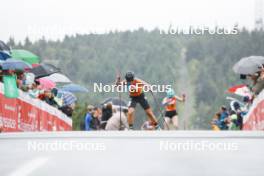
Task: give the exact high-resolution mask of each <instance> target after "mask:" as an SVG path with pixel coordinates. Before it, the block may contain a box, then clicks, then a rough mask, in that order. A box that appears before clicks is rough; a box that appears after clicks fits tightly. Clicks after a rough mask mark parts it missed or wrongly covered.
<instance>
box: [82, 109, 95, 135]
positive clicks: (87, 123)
mask: <svg viewBox="0 0 264 176" xmlns="http://www.w3.org/2000/svg"><path fill="white" fill-rule="evenodd" d="M93 112H94V107H93V106H92V105H88V106H87V113H86V115H85V118H84V129H85V131H90V130H91V121H92V116H93Z"/></svg>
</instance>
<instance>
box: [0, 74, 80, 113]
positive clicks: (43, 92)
mask: <svg viewBox="0 0 264 176" xmlns="http://www.w3.org/2000/svg"><path fill="white" fill-rule="evenodd" d="M3 75H13V76H15V77H16V83H17V87H18V88H19V89H20V90H22V91H23V92H24V93H26V94H28V95H29V96H30V97H31V98H34V99H39V100H41V101H44V102H46V103H47V104H49V105H50V106H53V107H55V108H58V109H59V110H61V111H62V112H63V113H64V114H66V115H67V116H68V117H71V116H72V114H73V111H74V108H75V103H72V104H67V105H66V104H64V102H63V101H64V100H63V96H61V95H60V90H59V89H58V88H56V87H54V88H52V89H47V88H43V86H42V85H41V84H40V82H39V80H38V79H35V76H34V74H33V73H30V72H27V71H21V70H20V71H10V70H1V69H0V81H1V82H3Z"/></svg>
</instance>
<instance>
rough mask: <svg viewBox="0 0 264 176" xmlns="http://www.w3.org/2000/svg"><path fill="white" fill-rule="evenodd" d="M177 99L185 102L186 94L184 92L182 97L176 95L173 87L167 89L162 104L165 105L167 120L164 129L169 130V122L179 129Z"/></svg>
mask: <svg viewBox="0 0 264 176" xmlns="http://www.w3.org/2000/svg"><path fill="white" fill-rule="evenodd" d="M177 101H181V102H184V101H185V95H184V94H183V95H182V96H181V97H178V96H176V95H175V92H174V90H173V89H169V90H168V91H167V96H166V97H165V98H164V99H163V101H162V104H163V106H165V122H164V123H166V124H164V129H165V130H168V126H169V124H171V122H172V125H173V127H174V128H175V129H178V113H177V109H176V107H177V106H176V103H177Z"/></svg>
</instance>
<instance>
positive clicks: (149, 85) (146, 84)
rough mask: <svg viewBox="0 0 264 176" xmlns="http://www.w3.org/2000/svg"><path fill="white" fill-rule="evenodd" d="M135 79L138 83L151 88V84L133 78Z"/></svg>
mask: <svg viewBox="0 0 264 176" xmlns="http://www.w3.org/2000/svg"><path fill="white" fill-rule="evenodd" d="M135 79H137V80H138V81H140V82H141V83H142V84H143V85H145V86H148V87H149V88H151V84H149V83H147V82H146V81H144V80H142V79H139V78H135Z"/></svg>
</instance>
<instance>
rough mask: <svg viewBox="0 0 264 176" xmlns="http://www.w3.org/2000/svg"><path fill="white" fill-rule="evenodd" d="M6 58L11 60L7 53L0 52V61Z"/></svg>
mask: <svg viewBox="0 0 264 176" xmlns="http://www.w3.org/2000/svg"><path fill="white" fill-rule="evenodd" d="M8 58H11V56H10V55H9V54H8V53H7V52H5V51H0V60H6V59H8Z"/></svg>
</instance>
